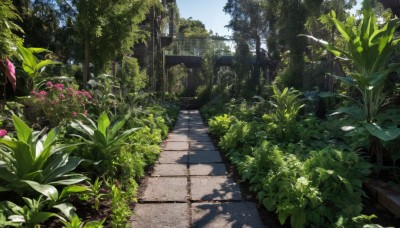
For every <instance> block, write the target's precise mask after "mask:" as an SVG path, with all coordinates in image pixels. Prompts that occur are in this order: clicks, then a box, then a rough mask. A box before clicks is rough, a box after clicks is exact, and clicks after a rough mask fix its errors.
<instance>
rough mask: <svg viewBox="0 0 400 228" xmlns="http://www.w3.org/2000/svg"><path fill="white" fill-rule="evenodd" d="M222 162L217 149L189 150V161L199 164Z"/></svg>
mask: <svg viewBox="0 0 400 228" xmlns="http://www.w3.org/2000/svg"><path fill="white" fill-rule="evenodd" d="M216 162H222V158H221V155H220V154H219V152H218V151H212V150H204V151H201V150H198V151H190V152H189V163H191V164H200V163H216Z"/></svg>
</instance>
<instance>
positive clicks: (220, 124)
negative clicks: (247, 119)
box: [208, 114, 232, 138]
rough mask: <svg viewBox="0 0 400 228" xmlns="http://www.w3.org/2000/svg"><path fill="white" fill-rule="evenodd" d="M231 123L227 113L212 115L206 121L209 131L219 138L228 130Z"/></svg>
mask: <svg viewBox="0 0 400 228" xmlns="http://www.w3.org/2000/svg"><path fill="white" fill-rule="evenodd" d="M231 123H232V119H231V117H230V116H228V115H227V114H224V115H220V116H216V117H213V118H211V119H210V120H209V121H208V125H209V127H210V133H211V134H213V135H215V136H216V137H217V138H220V137H222V136H223V135H224V134H225V133H226V132H227V131H228V129H229V127H230V125H231Z"/></svg>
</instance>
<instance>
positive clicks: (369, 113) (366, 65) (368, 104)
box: [307, 8, 400, 167]
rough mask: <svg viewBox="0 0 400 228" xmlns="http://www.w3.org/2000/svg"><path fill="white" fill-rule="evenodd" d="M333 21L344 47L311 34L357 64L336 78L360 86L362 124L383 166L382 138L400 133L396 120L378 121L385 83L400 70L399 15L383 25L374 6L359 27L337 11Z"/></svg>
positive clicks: (358, 87) (382, 104) (330, 48)
mask: <svg viewBox="0 0 400 228" xmlns="http://www.w3.org/2000/svg"><path fill="white" fill-rule="evenodd" d="M330 20H331V22H332V23H333V24H334V25H335V27H336V29H337V30H338V31H339V32H340V34H341V36H342V38H343V40H344V42H345V46H344V48H342V47H340V46H338V45H333V44H329V43H328V42H326V41H324V40H320V39H318V38H315V37H313V36H307V37H309V38H311V39H313V40H315V41H317V42H319V43H320V44H322V45H324V46H325V47H326V49H327V50H328V51H330V52H331V53H333V54H334V55H335V56H337V57H338V58H341V59H348V60H350V61H351V62H352V63H353V65H354V68H355V69H354V72H352V73H350V74H349V75H348V76H346V77H336V76H335V78H337V79H339V80H340V81H341V82H343V83H344V84H346V85H348V86H351V87H354V88H356V89H357V90H358V91H359V92H360V93H361V96H362V100H361V101H360V102H358V104H357V107H352V108H350V110H352V112H353V113H354V110H357V109H360V108H361V109H362V110H360V112H361V113H362V115H363V117H364V118H363V121H364V123H363V124H362V126H363V127H364V128H365V129H366V130H367V131H368V132H369V135H370V140H369V141H370V142H369V150H370V153H371V155H376V157H377V161H378V165H379V167H381V166H382V163H383V158H382V153H383V152H382V149H381V148H380V142H379V140H383V141H390V140H393V139H395V138H397V137H398V136H399V135H400V128H398V127H397V125H396V123H392V124H391V125H390V126H383V125H381V124H380V123H379V122H378V116H379V114H380V113H382V111H383V110H382V108H383V106H384V105H385V98H386V97H385V94H384V85H385V81H386V79H387V77H388V75H389V73H390V72H393V71H396V70H398V69H400V64H390V60H391V57H392V54H393V53H394V50H395V49H396V46H397V44H398V42H399V41H400V38H398V37H396V36H395V32H396V29H397V28H398V26H399V25H400V24H399V23H400V19H398V18H396V19H393V20H390V21H388V22H386V23H385V24H384V25H383V26H379V24H378V22H377V18H376V17H375V15H374V13H373V11H372V9H371V8H365V9H364V10H363V19H362V21H361V24H360V26H359V28H358V29H354V28H353V26H350V25H346V24H343V23H342V22H340V21H339V20H338V19H337V18H336V14H335V12H334V11H332V12H331V15H330Z"/></svg>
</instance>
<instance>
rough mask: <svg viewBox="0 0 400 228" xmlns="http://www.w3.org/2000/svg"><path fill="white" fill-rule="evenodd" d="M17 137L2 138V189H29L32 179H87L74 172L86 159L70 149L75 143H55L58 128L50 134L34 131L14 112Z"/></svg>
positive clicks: (42, 181)
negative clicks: (73, 153)
mask: <svg viewBox="0 0 400 228" xmlns="http://www.w3.org/2000/svg"><path fill="white" fill-rule="evenodd" d="M13 123H14V126H15V129H16V133H17V140H14V139H11V138H2V139H0V144H1V147H0V180H1V181H2V182H3V185H2V186H1V188H0V191H15V192H18V193H23V192H25V191H29V189H30V187H29V186H28V185H29V183H30V182H27V181H31V182H33V183H38V184H47V185H73V184H76V183H79V182H81V181H83V180H85V179H86V177H85V176H83V175H82V174H74V173H71V172H72V171H73V170H74V169H75V168H76V167H77V166H78V165H79V164H80V163H81V162H82V161H83V159H81V158H77V157H72V156H70V155H69V153H70V152H71V151H72V150H74V149H75V148H76V146H77V145H78V144H74V145H55V142H56V139H57V136H58V133H59V128H54V129H52V130H51V131H50V132H49V133H48V134H47V135H44V136H42V137H41V135H42V134H43V132H44V130H43V131H42V132H39V133H38V132H33V131H32V129H31V128H29V127H28V126H27V125H26V124H25V123H24V122H23V121H22V120H21V119H19V118H18V117H17V116H15V115H13Z"/></svg>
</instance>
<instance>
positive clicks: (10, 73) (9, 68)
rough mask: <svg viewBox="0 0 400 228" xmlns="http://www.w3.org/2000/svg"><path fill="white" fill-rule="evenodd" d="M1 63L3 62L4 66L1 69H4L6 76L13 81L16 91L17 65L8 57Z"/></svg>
mask: <svg viewBox="0 0 400 228" xmlns="http://www.w3.org/2000/svg"><path fill="white" fill-rule="evenodd" d="M1 63H3V66H4V68H3V67H2V68H0V69H2V70H3V72H4V76H5V77H6V78H7V80H8V81H9V82H10V83H11V85H12V87H13V89H14V91H15V89H16V88H17V78H16V77H15V66H14V64H13V63H12V62H11V61H10V60H8V59H5V60H4V62H1ZM6 82H7V81H6Z"/></svg>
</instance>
